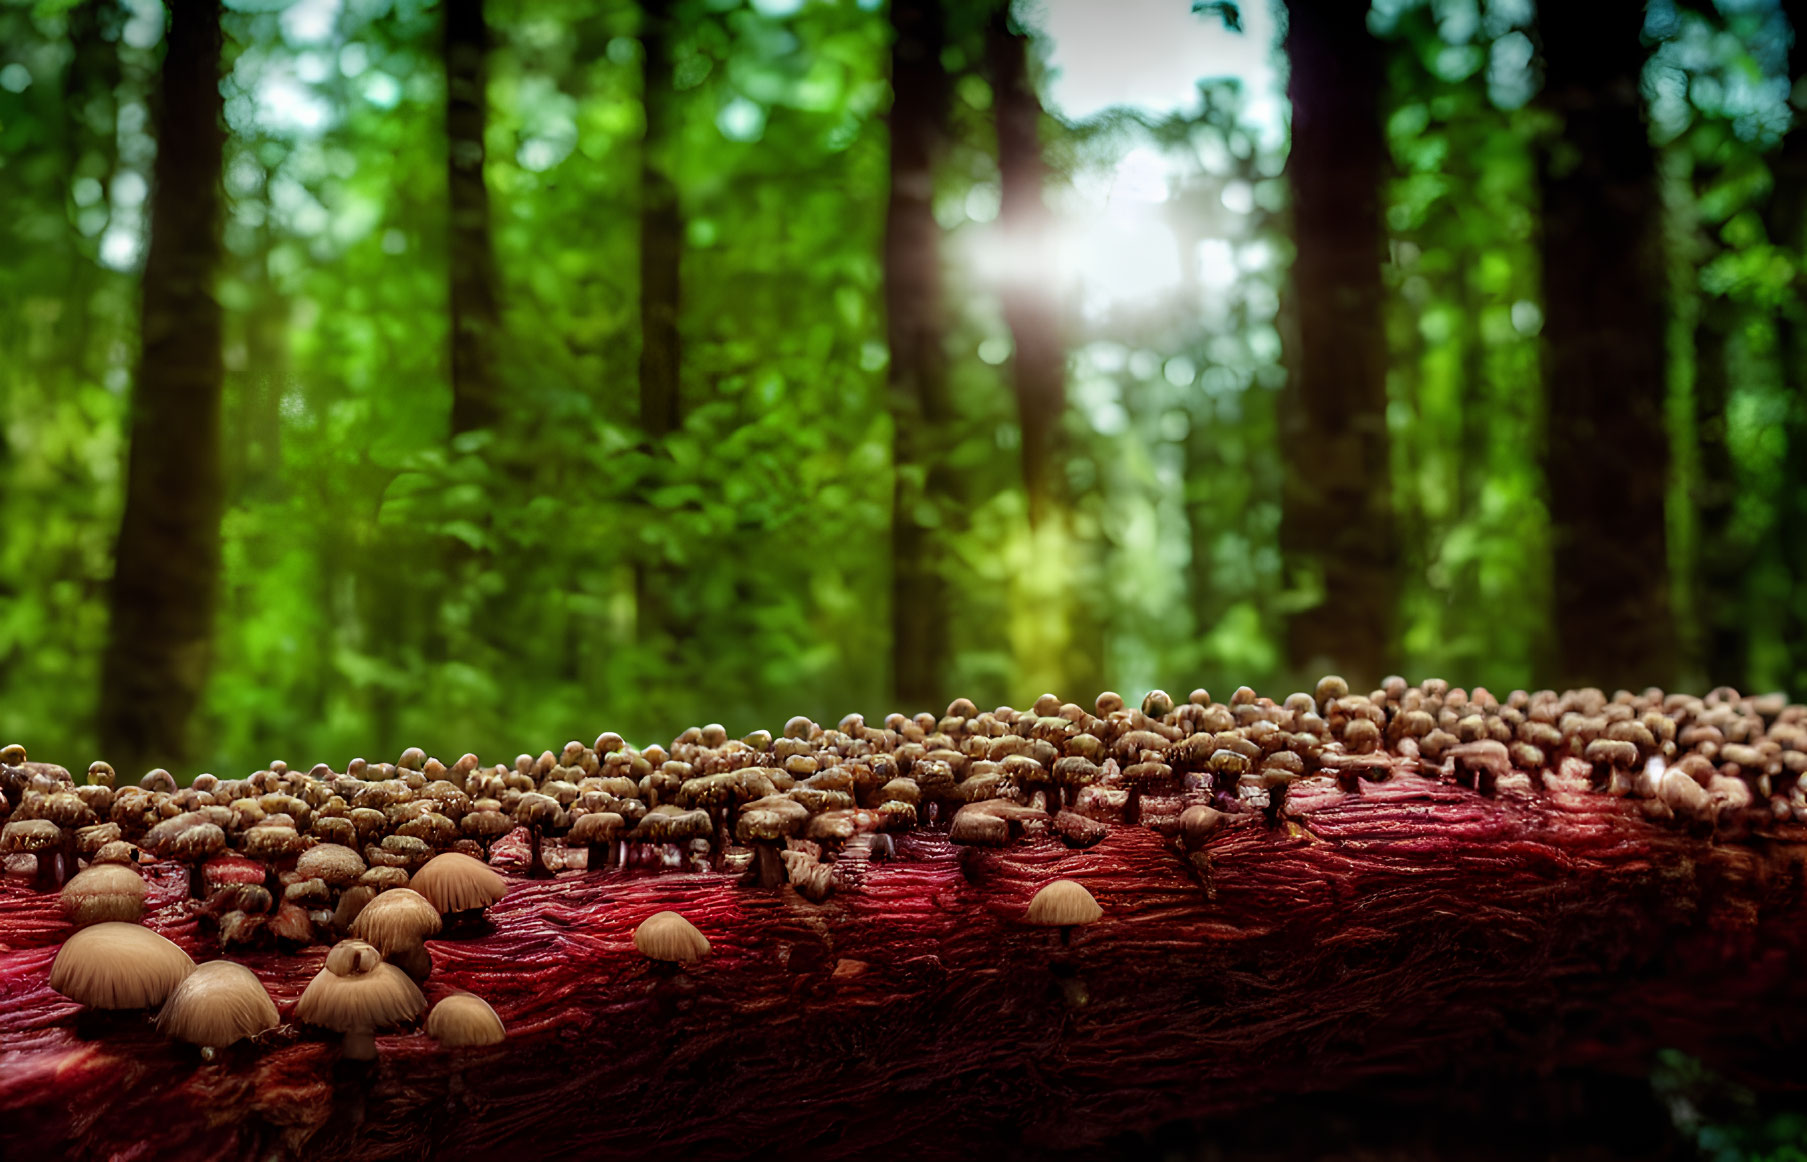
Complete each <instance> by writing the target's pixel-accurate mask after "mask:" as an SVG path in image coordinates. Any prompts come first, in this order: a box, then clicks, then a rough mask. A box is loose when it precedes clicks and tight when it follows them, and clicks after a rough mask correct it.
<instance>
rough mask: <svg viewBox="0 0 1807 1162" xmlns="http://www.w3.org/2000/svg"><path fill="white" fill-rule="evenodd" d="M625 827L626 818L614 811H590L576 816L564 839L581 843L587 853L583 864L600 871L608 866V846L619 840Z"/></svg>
mask: <svg viewBox="0 0 1807 1162" xmlns="http://www.w3.org/2000/svg"><path fill="white" fill-rule="evenodd" d="M626 827H627V820H625V819H623V818H622V817H621V816H620V815H619V814H617V813H616V812H614V811H591V812H589V813H588V814H585V815H582V816H579V817H578V819H577V821H576V822H575V823H573V824H572V825H571V830H570V832H569V833H567V834H566V836H565V839H566V841H567V842H569V843H581V844H583V845H584V847H585V849H586V850H587V851H588V854H589V858H588V860H587V862H586V863H585V864H584V866H585V867H586V868H588V869H589V870H590V871H601V870H602V869H603V868H605V867H607V866H608V862H609V860H608V857H609V848H610V847H612V846H613V845H614V844H615V843H617V842H618V841H619V840H620V837H621V833H622V831H624V830H625V829H626Z"/></svg>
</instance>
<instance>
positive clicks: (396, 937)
mask: <svg viewBox="0 0 1807 1162" xmlns="http://www.w3.org/2000/svg"><path fill="white" fill-rule="evenodd" d="M439 928H440V919H439V909H438V908H436V907H434V906H433V904H432V903H431V902H430V901H429V900H428V899H427V898H426V897H425V896H423V895H421V894H420V893H419V892H417V891H415V890H413V889H412V888H395V889H392V890H390V891H387V892H384V893H383V894H382V895H380V896H378V897H377V898H376V899H374V900H372V901H370V902H369V903H368V904H366V905H364V910H363V911H361V912H359V913H358V917H357V919H355V920H353V921H352V923H351V933H352V935H353V936H356V937H357V938H358V939H360V940H364V941H367V942H369V943H370V944H373V945H375V946H376V948H377V949H378V950H379V951H380V952H382V954H383V957H384V959H386V960H388V961H390V962H392V963H393V964H395V965H396V966H398V967H399V968H401V969H402V970H403V971H405V972H406V973H407V974H408V975H409V976H410V977H412V978H414V979H415V980H417V981H422V980H425V979H427V976H428V974H429V973H431V972H432V970H433V961H432V959H431V958H430V957H429V956H428V955H427V949H426V945H425V944H424V943H423V942H424V941H425V940H426V938H427V937H428V936H431V935H433V934H434V933H435V932H438V931H439Z"/></svg>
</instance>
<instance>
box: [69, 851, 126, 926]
mask: <svg viewBox="0 0 1807 1162" xmlns="http://www.w3.org/2000/svg"><path fill="white" fill-rule="evenodd" d="M62 902H63V911H64V912H66V913H68V916H69V920H70V923H72V924H74V925H75V926H76V927H77V928H85V927H87V926H88V925H90V924H100V923H104V922H106V921H109V920H112V921H119V922H122V923H126V924H135V923H137V922H138V919H139V917H141V916H143V915H144V877H143V876H141V875H139V874H138V872H137V870H136V869H135V868H132V867H130V866H128V865H125V864H118V863H97V864H94V865H93V866H92V867H89V868H88V869H87V870H86V871H82V872H78V873H76V875H75V876H73V877H72V878H71V879H70V880H69V882H68V883H66V884H64V885H63V894H62Z"/></svg>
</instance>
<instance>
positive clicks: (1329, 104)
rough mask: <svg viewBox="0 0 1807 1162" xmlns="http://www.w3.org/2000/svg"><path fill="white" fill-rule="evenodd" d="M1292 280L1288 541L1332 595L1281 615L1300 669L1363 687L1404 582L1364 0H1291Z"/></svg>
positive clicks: (1291, 553)
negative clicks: (1391, 447) (1398, 550)
mask: <svg viewBox="0 0 1807 1162" xmlns="http://www.w3.org/2000/svg"><path fill="white" fill-rule="evenodd" d="M1286 52H1287V56H1288V58H1289V59H1290V61H1291V79H1290V80H1289V82H1288V84H1287V95H1288V97H1289V98H1290V100H1291V101H1292V150H1291V153H1290V155H1289V157H1288V159H1287V163H1286V168H1287V176H1288V179H1289V185H1290V188H1291V191H1292V212H1293V235H1294V238H1295V239H1296V242H1297V246H1298V256H1297V257H1296V258H1295V259H1294V261H1293V294H1294V297H1295V307H1296V317H1297V323H1296V326H1297V328H1298V343H1297V350H1296V351H1295V352H1294V353H1293V358H1292V359H1291V360H1290V364H1291V366H1290V368H1289V370H1290V374H1289V376H1288V377H1287V385H1286V389H1285V394H1284V396H1283V397H1282V399H1281V403H1280V428H1281V447H1282V448H1283V449H1284V450H1285V457H1286V482H1285V486H1284V488H1283V489H1282V493H1281V501H1282V518H1281V524H1280V545H1281V549H1282V550H1283V551H1284V552H1285V553H1286V555H1287V558H1288V570H1289V572H1293V573H1294V574H1295V575H1296V576H1297V577H1298V578H1299V579H1300V582H1301V583H1304V584H1307V585H1309V586H1312V587H1321V589H1322V594H1323V600H1322V601H1320V602H1319V603H1318V604H1317V605H1315V606H1313V607H1312V608H1309V609H1304V610H1301V611H1299V612H1298V613H1296V614H1294V615H1293V617H1292V619H1291V620H1290V622H1289V623H1288V625H1287V630H1286V645H1287V660H1288V663H1289V665H1290V666H1291V668H1292V669H1293V670H1295V671H1297V672H1299V673H1312V672H1319V671H1322V670H1324V669H1327V668H1329V669H1336V670H1339V671H1342V672H1344V673H1345V674H1347V676H1348V677H1349V679H1350V681H1351V682H1355V683H1357V684H1358V686H1359V688H1362V689H1368V688H1371V686H1372V685H1373V684H1374V683H1376V682H1378V681H1379V680H1380V678H1381V677H1382V675H1383V674H1385V672H1386V671H1387V670H1388V669H1389V668H1390V662H1391V660H1392V652H1393V651H1392V641H1393V622H1394V604H1395V594H1396V583H1395V563H1394V562H1395V531H1394V526H1393V504H1392V479H1391V473H1390V471H1389V464H1388V446H1387V381H1386V331H1385V326H1384V322H1383V320H1382V312H1381V307H1382V302H1383V294H1382V286H1381V262H1382V260H1383V258H1384V256H1385V253H1386V232H1385V229H1384V224H1383V219H1382V216H1381V205H1380V197H1381V188H1382V185H1383V183H1384V181H1385V179H1386V173H1387V153H1386V142H1385V140H1384V139H1383V137H1382V134H1381V120H1380V96H1381V86H1382V81H1383V63H1384V62H1383V58H1382V53H1381V48H1380V44H1379V42H1377V41H1376V40H1375V39H1374V37H1373V36H1372V35H1370V34H1369V32H1368V25H1367V6H1366V5H1364V4H1351V3H1348V2H1347V0H1291V3H1290V4H1289V5H1288V19H1287V30H1286Z"/></svg>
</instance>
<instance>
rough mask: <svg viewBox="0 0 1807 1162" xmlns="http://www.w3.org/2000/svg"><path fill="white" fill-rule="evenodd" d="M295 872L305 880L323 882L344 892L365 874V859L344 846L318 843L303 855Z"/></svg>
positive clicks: (296, 863)
mask: <svg viewBox="0 0 1807 1162" xmlns="http://www.w3.org/2000/svg"><path fill="white" fill-rule="evenodd" d="M295 870H296V871H297V872H298V873H300V875H301V876H302V878H304V879H310V880H323V881H325V883H326V886H327V887H329V888H333V889H335V890H342V889H344V888H348V887H350V886H351V885H353V884H355V883H357V882H358V877H359V876H361V875H363V874H364V857H363V856H361V855H359V854H358V853H357V852H355V851H353V850H352V849H351V848H349V847H345V846H343V845H342V844H337V843H317V844H315V845H314V846H313V847H310V848H308V849H307V850H306V851H304V852H302V853H301V858H300V859H298V860H296V861H295Z"/></svg>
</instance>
